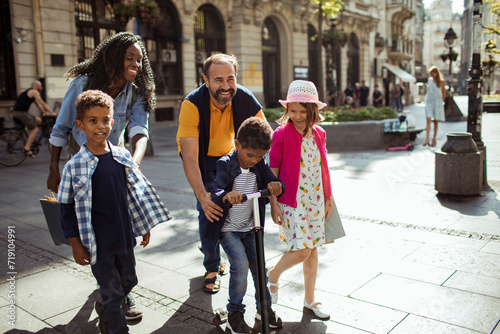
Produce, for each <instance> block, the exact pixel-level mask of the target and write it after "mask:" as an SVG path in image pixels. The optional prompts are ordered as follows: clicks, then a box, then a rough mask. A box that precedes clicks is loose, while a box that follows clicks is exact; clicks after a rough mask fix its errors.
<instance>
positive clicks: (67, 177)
mask: <svg viewBox="0 0 500 334" xmlns="http://www.w3.org/2000/svg"><path fill="white" fill-rule="evenodd" d="M108 145H109V148H110V150H111V153H112V155H113V159H114V160H116V161H117V162H118V163H120V164H122V165H124V166H125V173H126V175H127V202H128V208H129V216H130V220H131V225H132V232H133V233H134V236H135V237H139V236H142V235H145V234H146V233H148V232H149V231H150V230H151V229H152V228H153V227H154V226H155V225H157V224H159V223H162V222H166V221H168V220H170V219H171V216H170V213H169V211H168V209H167V208H166V207H165V205H164V204H163V203H162V202H161V201H160V197H159V196H158V195H157V194H156V191H155V189H154V188H153V186H152V185H151V183H150V182H149V181H148V179H146V177H145V176H144V175H143V174H142V173H141V171H140V170H139V166H137V164H136V163H135V162H134V161H133V160H132V156H131V155H130V153H129V152H128V151H127V150H126V149H124V148H121V147H117V146H114V145H112V144H111V143H110V142H109V141H108ZM98 162H99V159H98V158H97V157H96V156H95V155H93V154H92V153H91V152H90V151H89V150H88V149H87V147H85V145H83V146H82V147H81V148H80V151H79V152H78V153H77V154H76V155H75V156H74V157H73V158H72V159H71V160H70V161H69V162H68V163H67V164H66V165H65V166H64V170H63V173H62V178H61V183H60V185H59V192H58V194H57V200H58V201H59V202H61V203H64V204H71V203H73V202H74V203H75V212H76V217H77V219H78V230H79V232H80V239H81V240H82V243H83V245H84V246H85V247H86V248H87V249H88V251H89V253H90V264H91V265H94V264H95V263H96V260H97V245H96V239H95V234H94V229H93V228H92V175H93V173H94V171H95V169H96V167H97V164H98Z"/></svg>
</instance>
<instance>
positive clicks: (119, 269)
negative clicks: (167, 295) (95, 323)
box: [92, 251, 137, 334]
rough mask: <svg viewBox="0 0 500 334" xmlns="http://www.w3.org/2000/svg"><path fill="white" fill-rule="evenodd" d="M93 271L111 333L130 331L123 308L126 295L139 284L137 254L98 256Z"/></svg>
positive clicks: (121, 333)
mask: <svg viewBox="0 0 500 334" xmlns="http://www.w3.org/2000/svg"><path fill="white" fill-rule="evenodd" d="M92 273H93V274H94V277H95V278H96V280H97V283H98V284H99V294H100V295H101V298H102V306H103V308H104V315H105V316H106V319H107V320H108V324H109V332H110V333H111V334H124V333H128V332H129V331H128V327H127V320H126V319H125V314H124V313H123V310H122V304H123V301H124V299H125V296H126V295H128V294H129V293H130V291H132V288H133V287H134V286H136V285H137V276H136V274H135V256H134V253H133V251H131V252H130V253H129V254H128V255H108V256H102V257H101V258H99V256H98V257H97V262H96V264H94V265H93V266H92Z"/></svg>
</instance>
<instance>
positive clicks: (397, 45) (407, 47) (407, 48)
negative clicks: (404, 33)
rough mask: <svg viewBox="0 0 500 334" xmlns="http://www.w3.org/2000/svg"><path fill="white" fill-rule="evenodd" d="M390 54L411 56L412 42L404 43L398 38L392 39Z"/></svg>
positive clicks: (404, 41)
mask: <svg viewBox="0 0 500 334" xmlns="http://www.w3.org/2000/svg"><path fill="white" fill-rule="evenodd" d="M391 52H397V53H403V54H406V55H413V41H406V40H402V39H400V38H393V39H392V46H391Z"/></svg>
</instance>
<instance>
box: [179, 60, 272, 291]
mask: <svg viewBox="0 0 500 334" xmlns="http://www.w3.org/2000/svg"><path fill="white" fill-rule="evenodd" d="M237 72H238V60H237V59H236V57H235V56H233V55H227V54H223V53H217V54H214V55H212V56H210V57H209V58H207V59H206V60H205V63H204V64H203V73H204V75H203V80H204V82H205V83H204V84H203V85H202V86H201V87H199V88H197V89H195V90H194V91H193V92H191V93H189V94H188V96H187V97H186V98H185V100H184V102H183V103H182V106H181V111H180V115H179V129H178V131H177V144H178V148H179V154H180V155H181V157H182V161H183V165H184V172H185V173H186V178H187V179H188V181H189V184H190V185H191V188H193V191H194V194H195V196H196V199H197V204H196V208H197V210H198V212H199V216H198V220H199V227H200V231H199V232H200V240H201V249H202V251H203V254H204V260H203V265H204V266H205V269H206V272H205V281H204V286H203V289H204V290H205V291H206V292H209V293H217V292H218V291H219V290H220V277H219V270H220V269H221V268H220V247H219V240H214V239H215V238H213V237H210V235H211V232H212V231H213V229H214V226H215V224H217V223H220V222H219V219H220V217H221V216H222V208H221V207H219V206H218V205H216V204H215V203H214V202H213V201H212V198H211V195H210V192H209V190H210V186H211V184H212V182H213V180H214V178H215V164H216V162H217V160H218V159H219V158H220V157H221V156H223V155H226V154H229V153H231V152H232V151H233V150H234V137H235V133H236V132H237V131H238V128H239V126H240V125H241V123H243V121H244V120H245V119H247V118H248V117H252V116H257V117H260V118H262V119H265V116H264V114H263V113H262V107H261V105H260V104H259V102H258V101H257V99H256V98H255V97H254V96H253V94H252V93H251V92H250V91H249V90H247V89H246V88H245V87H243V86H241V85H238V84H237V82H236V74H237Z"/></svg>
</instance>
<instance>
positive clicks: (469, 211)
mask: <svg viewBox="0 0 500 334" xmlns="http://www.w3.org/2000/svg"><path fill="white" fill-rule="evenodd" d="M411 110H412V114H414V115H416V116H417V120H418V121H421V120H422V110H423V109H422V105H416V106H412V107H411ZM483 121H484V122H483V140H484V142H485V144H486V146H487V150H488V151H487V152H488V155H487V158H488V184H489V187H488V188H485V190H484V191H483V192H482V195H481V196H479V197H463V198H456V197H455V198H453V197H451V198H450V197H445V196H441V195H436V192H435V190H434V150H435V149H437V148H434V149H431V148H424V147H422V146H421V145H419V144H421V143H422V142H423V134H420V135H419V136H418V137H417V140H416V142H415V144H416V148H415V150H414V151H411V152H410V151H400V152H387V151H381V150H380V151H369V152H367V151H364V152H346V153H330V154H329V155H328V159H329V166H330V169H331V173H332V174H331V175H332V183H333V189H334V196H335V200H336V203H337V206H338V208H339V210H340V212H341V217H342V220H343V224H344V227H345V230H346V233H347V236H346V237H345V238H342V239H339V240H337V241H336V242H335V243H334V244H332V245H328V246H325V247H322V248H321V250H320V262H319V268H318V279H317V285H316V291H317V293H316V294H317V298H318V299H320V300H321V301H322V302H323V303H324V305H325V306H326V307H327V308H328V309H329V310H330V311H331V314H332V318H331V319H330V320H329V321H326V322H323V321H318V320H315V319H312V317H311V314H310V313H308V312H307V311H306V312H304V310H303V308H302V303H303V280H302V273H301V270H302V268H301V266H296V267H294V268H292V269H290V270H289V271H287V272H286V273H285V274H284V275H283V276H282V278H281V280H280V301H279V303H278V304H277V305H276V306H275V310H276V311H277V313H278V314H279V315H280V316H281V317H282V318H283V320H284V322H285V326H284V328H283V329H282V330H280V331H278V333H285V332H291V333H294V334H298V333H305V334H309V333H313V334H315V333H318V334H320V333H340V334H344V333H347V334H349V333H391V334H394V333H396V334H401V333H404V334H407V333H411V334H420V333H422V334H424V333H425V334H427V333H437V334H440V333H460V334H464V333H471V334H472V333H488V334H491V333H494V334H500V326H499V325H498V323H499V321H500V219H499V217H500V197H499V195H498V194H499V191H500V133H499V132H498V128H500V114H488V115H484V118H483ZM465 125H466V123H465V122H457V123H449V122H446V123H441V124H440V131H439V136H438V148H439V147H440V145H442V143H443V142H444V139H445V137H446V133H449V132H464V131H465ZM175 132H176V126H175V125H168V126H166V127H158V128H154V129H152V140H153V142H154V151H155V156H153V157H147V158H146V159H145V161H144V163H143V164H142V166H141V167H142V170H143V172H144V173H145V175H146V176H147V177H148V178H149V179H150V180H151V182H152V183H153V185H155V187H156V188H157V190H158V192H159V195H160V197H161V198H162V200H163V201H164V202H165V203H166V205H167V207H168V208H169V210H170V211H171V213H172V215H173V217H174V219H173V220H172V221H171V222H169V223H166V224H162V225H160V226H158V227H156V228H155V229H154V230H153V232H152V239H151V243H150V245H149V246H148V247H146V248H144V249H142V248H136V258H137V273H138V276H139V285H138V286H137V287H136V288H135V289H134V290H133V293H134V296H135V297H136V300H137V302H138V303H139V304H140V305H142V308H143V310H144V313H145V315H144V319H143V320H142V321H141V322H139V323H136V324H131V326H130V332H131V333H137V334H139V333H140V334H142V333H183V334H188V333H215V329H214V327H213V326H212V325H211V321H212V314H213V311H214V309H217V308H221V307H224V306H225V304H226V302H227V295H228V290H227V287H228V285H229V277H228V276H229V275H226V276H223V278H222V289H221V292H219V293H218V294H215V295H208V294H206V293H204V292H203V291H202V281H203V279H202V274H203V272H204V270H203V268H202V266H201V263H202V255H201V253H200V252H199V251H198V249H197V246H198V243H199V242H198V228H197V220H196V216H197V213H196V211H195V210H193V209H194V197H193V194H192V191H191V188H190V187H189V184H188V183H187V181H186V179H185V176H184V173H183V170H182V164H181V161H180V159H179V158H178V157H177V153H176V143H175V140H174V138H175ZM48 160H49V155H48V152H45V151H42V152H41V153H40V154H39V155H38V156H37V157H36V158H35V159H30V160H26V161H25V162H24V163H23V164H22V165H20V166H17V167H14V168H5V167H0V184H1V187H0V244H2V245H7V244H8V239H7V237H8V229H7V227H8V226H15V231H16V233H15V235H16V240H15V247H16V261H15V262H16V268H15V269H16V271H17V275H16V284H15V292H16V293H15V294H16V297H15V299H16V302H17V308H16V326H15V329H13V328H12V327H11V326H10V325H9V324H8V319H7V317H4V318H3V319H4V321H0V332H7V333H72V334H73V333H74V334H86V333H97V328H96V326H97V318H96V314H95V311H94V310H93V303H94V300H95V298H96V291H95V288H96V285H95V280H94V279H93V277H92V275H91V273H90V268H89V267H88V266H86V267H82V266H79V265H77V264H76V263H74V261H73V260H72V254H71V249H70V248H69V247H67V246H55V245H54V244H53V242H52V240H51V239H50V236H49V234H48V230H47V227H46V224H45V220H44V217H43V213H42V211H41V208H40V205H39V202H38V199H39V198H41V197H42V196H43V195H45V194H47V192H46V189H45V180H46V177H47V171H48ZM267 219H268V220H267V221H268V222H269V224H268V225H266V236H265V245H266V258H267V261H268V263H267V265H268V266H272V265H273V264H274V263H276V261H277V260H278V259H279V257H280V256H281V254H282V252H283V251H284V248H283V245H282V244H281V243H277V242H276V241H277V240H279V237H278V234H279V231H278V228H277V226H276V225H274V224H272V223H270V219H269V217H267ZM6 247H7V246H5V247H2V249H1V250H0V256H2V257H3V258H4V259H7V248H6ZM4 268H6V267H4ZM7 272H8V270H7V269H4V270H2V272H1V273H0V277H1V278H2V282H3V283H0V308H1V309H2V311H1V312H5V313H3V314H5V315H8V314H9V313H8V312H9V309H8V307H9V302H10V300H11V299H10V298H9V294H8V292H9V289H10V285H9V282H8V281H7V278H9V276H8V275H7ZM253 294H254V289H253V285H252V284H249V287H248V291H247V295H246V297H245V300H244V303H245V304H246V305H247V313H246V314H245V317H246V320H247V322H248V323H249V324H253V323H254V319H253V318H254V314H255V310H254V308H255V307H254V304H255V303H254V298H253Z"/></svg>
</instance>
